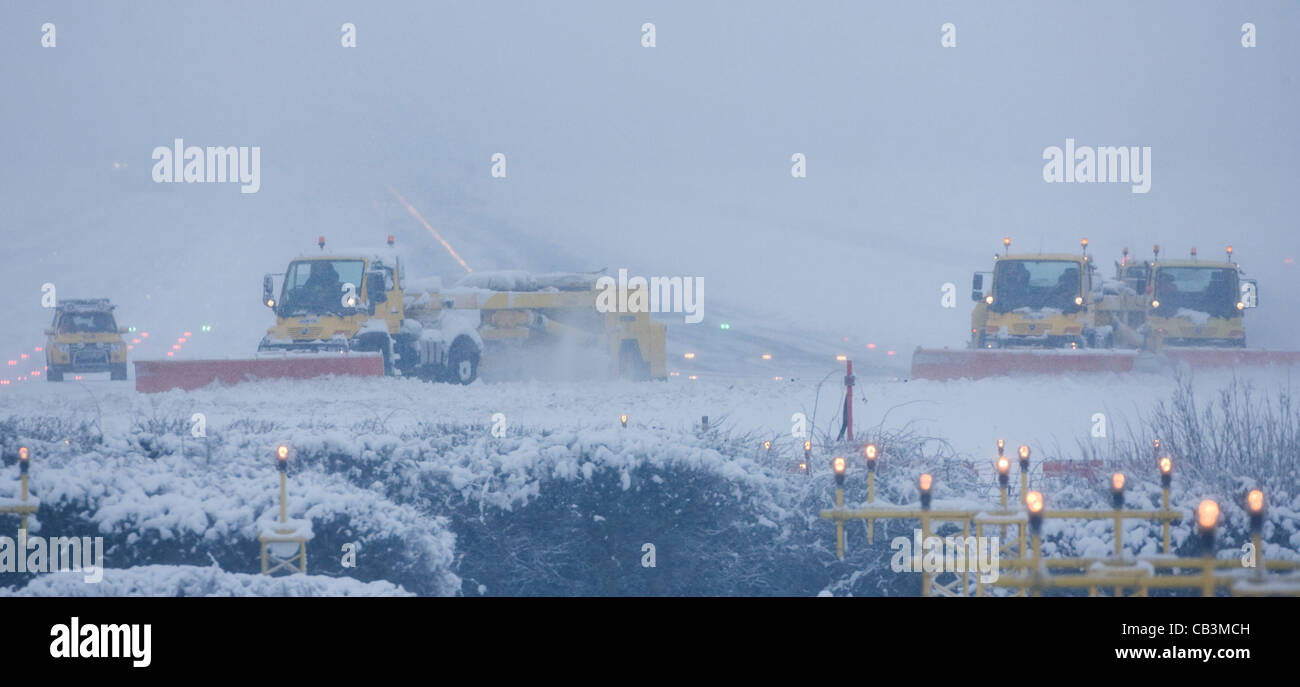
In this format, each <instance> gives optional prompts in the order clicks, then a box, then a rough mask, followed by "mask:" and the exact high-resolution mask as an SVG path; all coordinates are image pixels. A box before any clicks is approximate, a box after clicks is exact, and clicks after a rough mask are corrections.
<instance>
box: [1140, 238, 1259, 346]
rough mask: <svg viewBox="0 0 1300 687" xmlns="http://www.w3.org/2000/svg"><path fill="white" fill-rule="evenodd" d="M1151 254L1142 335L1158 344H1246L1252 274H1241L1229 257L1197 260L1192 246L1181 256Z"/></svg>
mask: <svg viewBox="0 0 1300 687" xmlns="http://www.w3.org/2000/svg"><path fill="white" fill-rule="evenodd" d="M1159 252H1160V247H1159V246H1156V248H1155V253H1156V256H1157V259H1156V260H1153V261H1152V262H1151V263H1150V264H1149V267H1148V275H1147V284H1146V289H1145V292H1144V293H1145V296H1146V297H1145V299H1144V300H1145V301H1146V303H1145V305H1146V325H1147V332H1148V336H1155V337H1156V340H1157V342H1158V345H1164V346H1226V347H1233V348H1245V347H1246V329H1245V326H1244V324H1243V320H1244V317H1243V315H1244V314H1245V311H1246V310H1247V309H1249V308H1254V307H1255V306H1256V305H1258V294H1259V292H1258V287H1257V285H1256V283H1255V281H1254V280H1251V279H1242V278H1241V272H1240V268H1239V267H1238V265H1237V264H1236V263H1234V262H1231V260H1232V246H1228V247H1227V249H1226V250H1225V252H1226V253H1227V257H1228V259H1227V260H1226V261H1204V262H1202V261H1200V260H1198V259H1197V257H1196V249H1195V248H1193V249H1192V254H1191V258H1190V259H1187V260H1159V259H1158V257H1159Z"/></svg>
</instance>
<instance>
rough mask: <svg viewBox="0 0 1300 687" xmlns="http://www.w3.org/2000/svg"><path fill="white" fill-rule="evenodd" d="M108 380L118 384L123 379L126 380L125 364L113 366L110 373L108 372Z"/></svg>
mask: <svg viewBox="0 0 1300 687" xmlns="http://www.w3.org/2000/svg"><path fill="white" fill-rule="evenodd" d="M108 378H109V379H111V380H113V381H115V382H120V381H123V380H125V379H126V363H118V364H116V365H114V366H113V369H112V370H111V371H109V373H108Z"/></svg>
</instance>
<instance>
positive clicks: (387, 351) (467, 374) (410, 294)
mask: <svg viewBox="0 0 1300 687" xmlns="http://www.w3.org/2000/svg"><path fill="white" fill-rule="evenodd" d="M323 263H328V264H329V267H328V268H325V267H324V266H323ZM318 266H321V267H319V268H320V269H322V270H323V271H324V272H325V273H326V274H330V275H331V276H330V277H329V278H328V279H324V280H320V281H319V282H318V283H317V284H316V285H315V286H311V287H310V289H309V288H308V287H309V285H310V284H311V282H312V280H314V279H315V278H316V277H315V274H316V270H317V269H318ZM304 273H306V274H308V276H307V277H306V278H302V277H301V276H300V275H302V274H304ZM335 275H337V276H338V279H337V280H336V279H334V276H335ZM271 278H272V275H268V276H267V281H265V282H264V288H263V301H264V303H267V304H268V305H269V306H270V307H272V308H273V309H274V310H275V311H276V323H275V325H274V326H273V327H271V328H270V329H269V330H268V331H267V335H266V338H264V339H263V341H262V345H261V346H260V347H259V350H260V351H293V350H308V351H352V350H356V351H378V352H381V353H383V355H384V362H385V365H384V367H385V371H386V373H387V374H394V375H402V376H417V377H420V378H424V379H430V380H439V381H453V382H459V383H464V384H467V383H469V382H471V381H473V379H475V378H476V377H477V376H478V372H477V369H478V364H479V361H480V358H481V357H482V356H484V354H485V346H487V347H490V348H491V351H490V353H491V355H490V356H489V357H491V358H493V359H500V358H509V357H513V356H519V355H520V354H521V353H523V352H529V353H531V352H542V351H544V350H546V348H547V346H548V345H555V346H557V347H558V346H563V345H565V344H576V345H579V346H583V347H587V348H588V350H590V349H591V348H592V347H595V349H596V350H599V351H602V352H604V353H607V354H608V355H606V356H602V357H601V360H608V361H610V363H609V365H610V369H609V370H608V372H610V373H611V374H613V375H622V376H627V377H633V378H651V379H665V378H667V376H668V372H667V355H666V351H665V338H666V337H665V330H666V328H665V326H664V325H663V324H661V323H658V322H654V321H653V320H651V319H650V318H649V316H648V315H647V314H645V313H634V314H631V313H600V312H598V311H597V309H596V291H595V289H594V279H589V278H585V276H583V275H571V277H570V278H567V279H558V280H555V281H554V283H555V284H558V286H546V287H538V288H537V290H529V291H524V290H495V289H484V288H473V287H457V288H453V289H450V290H446V289H443V288H442V285H441V283H440V282H438V281H437V280H432V281H428V282H424V283H422V284H419V285H416V286H411V285H410V284H407V283H406V280H405V279H404V276H403V275H402V273H401V266H400V263H399V262H398V261H396V260H393V261H392V262H391V264H390V263H385V262H384V261H383V260H379V259H373V258H366V257H362V256H338V255H331V256H312V257H303V258H298V259H296V260H294V261H293V262H291V263H290V265H289V268H288V269H287V270H286V272H285V274H284V284H283V285H282V288H281V289H280V291H279V294H278V296H277V295H276V293H275V292H274V291H275V290H274V289H273V288H272V282H271V281H270V280H271ZM585 357H586V358H588V359H591V356H590V355H587V356H585ZM503 367H504V366H503Z"/></svg>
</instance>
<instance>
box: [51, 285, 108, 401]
mask: <svg viewBox="0 0 1300 687" xmlns="http://www.w3.org/2000/svg"><path fill="white" fill-rule="evenodd" d="M125 331H126V330H125V329H118V327H117V320H116V319H114V318H113V305H112V304H111V303H109V301H108V299H107V298H91V299H76V300H61V301H59V302H58V303H57V304H56V305H55V308H54V322H53V323H52V324H51V325H50V328H49V329H46V330H45V368H46V370H45V378H46V379H47V380H49V381H51V382H61V381H63V375H65V374H69V373H70V374H80V373H83V372H107V373H108V374H109V377H110V378H111V379H114V380H123V379H126V343H125V342H124V341H122V334H123V333H124V332H125Z"/></svg>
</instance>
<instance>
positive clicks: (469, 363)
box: [444, 337, 479, 384]
mask: <svg viewBox="0 0 1300 687" xmlns="http://www.w3.org/2000/svg"><path fill="white" fill-rule="evenodd" d="M478 358H479V353H478V347H477V346H475V345H474V342H472V341H470V340H469V339H467V338H464V337H461V338H459V339H456V341H455V343H453V344H452V345H451V352H449V353H448V354H447V369H446V371H445V377H444V379H446V381H448V382H451V383H453V384H470V383H472V382H473V381H474V380H475V379H478Z"/></svg>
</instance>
